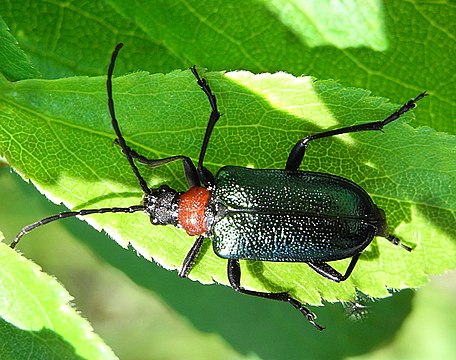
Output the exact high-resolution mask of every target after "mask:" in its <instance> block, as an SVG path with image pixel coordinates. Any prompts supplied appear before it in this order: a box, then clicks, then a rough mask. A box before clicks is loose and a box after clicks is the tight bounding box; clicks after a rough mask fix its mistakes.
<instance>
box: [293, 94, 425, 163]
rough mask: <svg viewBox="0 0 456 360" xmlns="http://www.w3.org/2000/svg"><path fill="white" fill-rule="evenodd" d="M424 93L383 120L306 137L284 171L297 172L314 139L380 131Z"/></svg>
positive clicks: (295, 148)
mask: <svg viewBox="0 0 456 360" xmlns="http://www.w3.org/2000/svg"><path fill="white" fill-rule="evenodd" d="M426 95H427V94H426V92H423V93H421V94H419V95H418V96H417V97H416V98H414V99H412V100H410V101H408V102H407V103H406V104H404V105H403V106H402V107H401V108H400V109H399V110H397V111H396V112H394V113H393V114H391V115H390V116H388V117H387V118H386V119H385V120H382V121H374V122H370V123H366V124H360V125H354V126H348V127H344V128H341V129H336V130H330V131H325V132H322V133H318V134H314V135H310V136H306V137H305V138H304V139H301V140H299V141H298V142H297V143H296V145H295V146H294V147H293V149H292V150H291V152H290V155H288V160H287V165H286V166H285V170H297V169H298V168H299V166H300V165H301V162H302V159H303V157H304V153H305V151H306V148H307V145H309V142H310V141H312V140H316V139H321V138H325V137H330V136H334V135H340V134H347V133H351V132H357V131H370V130H382V129H383V127H384V126H386V125H388V124H389V123H391V122H393V121H394V120H397V119H399V117H400V116H401V115H402V114H405V113H406V112H407V111H409V110H411V109H413V108H414V107H415V106H416V103H417V102H418V101H419V100H421V99H422V98H424V97H425V96H426Z"/></svg>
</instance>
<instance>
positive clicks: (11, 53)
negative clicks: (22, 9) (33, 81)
mask: <svg viewBox="0 0 456 360" xmlns="http://www.w3.org/2000/svg"><path fill="white" fill-rule="evenodd" d="M0 47H1V48H2V51H1V53H0V72H1V73H2V74H3V76H5V77H6V78H7V79H8V80H11V81H16V80H23V79H28V78H35V77H40V73H39V72H38V71H37V70H36V69H35V68H34V67H33V65H32V64H31V63H30V60H29V59H28V58H27V55H25V53H24V52H23V51H22V50H21V49H19V47H18V46H17V42H16V40H15V39H14V37H13V36H11V34H10V32H9V30H8V26H7V25H6V24H5V22H4V21H3V19H2V18H0Z"/></svg>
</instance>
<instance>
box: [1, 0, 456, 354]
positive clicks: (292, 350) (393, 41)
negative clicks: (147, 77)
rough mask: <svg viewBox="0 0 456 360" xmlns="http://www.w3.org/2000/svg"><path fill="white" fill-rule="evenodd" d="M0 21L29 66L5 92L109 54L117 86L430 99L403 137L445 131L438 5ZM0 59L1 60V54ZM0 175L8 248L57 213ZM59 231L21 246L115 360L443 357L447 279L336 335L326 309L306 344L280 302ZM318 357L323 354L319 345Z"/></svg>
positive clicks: (113, 11) (26, 9) (18, 16)
mask: <svg viewBox="0 0 456 360" xmlns="http://www.w3.org/2000/svg"><path fill="white" fill-rule="evenodd" d="M319 4H320V5H319ZM342 5H344V6H342ZM0 15H1V16H2V18H3V20H4V21H5V23H6V25H7V26H8V27H9V28H10V30H11V34H12V35H13V36H14V37H15V39H16V40H17V41H18V42H19V45H20V48H21V49H22V50H23V51H24V54H25V55H24V64H26V63H27V59H30V61H31V63H32V64H33V66H34V68H35V71H32V70H29V71H24V69H25V68H27V66H20V64H21V63H16V64H15V65H19V66H17V68H16V67H13V66H11V65H4V66H5V67H4V69H13V70H15V71H14V72H12V73H8V72H6V71H3V73H4V74H5V76H7V78H8V79H10V80H19V79H21V78H29V77H32V78H33V77H36V76H37V74H41V76H42V77H43V78H44V79H57V78H61V77H67V76H73V75H88V76H98V75H100V74H104V73H105V72H106V70H105V68H106V62H107V60H106V59H108V58H109V56H110V53H111V51H112V48H113V47H114V45H115V44H116V43H117V42H120V41H122V42H125V43H128V51H124V52H123V53H122V61H120V62H119V66H118V69H117V73H119V74H120V73H124V72H128V71H135V70H137V69H141V70H148V71H150V72H151V73H156V72H163V73H167V72H170V71H172V70H175V69H185V68H188V66H189V65H191V64H198V65H200V66H202V67H207V68H208V69H210V70H211V71H212V70H214V71H215V70H230V69H242V70H249V71H252V72H255V73H260V72H275V71H279V70H280V71H286V72H288V73H290V74H294V75H296V76H298V75H301V74H310V75H312V76H314V77H316V78H318V79H337V80H339V82H340V83H341V84H342V85H344V86H356V87H360V88H366V89H369V90H370V91H372V92H373V93H374V94H375V95H377V96H384V97H387V98H394V99H395V100H396V99H397V100H398V101H399V100H401V99H408V98H410V96H411V94H412V95H414V94H417V93H418V92H420V91H422V90H423V89H427V90H429V91H430V92H431V93H432V98H429V99H427V100H426V101H427V102H423V103H422V104H420V111H417V112H415V116H416V120H415V121H414V122H413V126H419V125H427V126H431V127H432V128H433V129H435V130H437V131H440V132H447V133H448V134H452V135H454V133H455V130H456V129H455V122H454V98H455V97H454V76H455V75H454V74H455V71H454V70H455V67H454V61H453V59H454V55H455V54H454V52H455V46H454V34H455V32H454V19H455V16H454V15H455V10H454V5H451V4H445V3H429V2H426V3H425V2H418V1H410V2H402V1H391V2H386V3H381V2H378V1H370V2H363V5H362V6H356V2H344V3H340V6H339V7H337V8H330V7H329V3H325V2H315V3H314V2H311V1H307V2H298V1H292V2H281V1H266V0H265V1H248V2H244V3H243V6H242V8H239V4H238V3H236V2H222V1H220V2H219V1H209V2H206V3H204V4H201V2H197V1H185V2H184V1H182V2H180V1H179V2H178V1H176V2H174V1H173V2H168V1H166V2H165V1H164V2H160V1H153V2H146V1H144V2H141V1H137V2H136V3H135V4H132V3H131V2H126V1H125V2H124V1H120V0H119V1H114V0H112V1H92V2H86V1H73V2H58V1H55V2H53V1H37V2H26V1H14V2H13V1H11V2H9V1H4V2H2V5H1V6H0ZM366 29H369V31H366ZM2 55H3V57H4V58H8V55H7V52H6V50H5V48H3V50H2ZM3 64H5V62H3ZM1 170H2V171H1V175H0V176H1V177H0V180H1V182H2V186H1V188H2V189H4V190H5V191H4V194H3V191H2V199H3V201H2V205H1V207H0V211H1V213H0V219H1V222H2V223H1V226H2V231H3V232H4V234H5V237H6V238H7V239H10V238H12V237H13V236H14V234H15V232H17V229H19V228H21V227H22V226H23V225H24V224H27V223H30V222H33V221H35V220H36V219H37V218H41V217H44V216H47V215H49V214H53V213H56V212H58V209H56V207H55V206H53V205H51V204H49V203H48V202H47V201H46V200H45V199H43V198H42V197H41V195H39V194H38V193H37V192H36V190H33V189H32V187H31V186H27V185H26V184H24V183H23V182H22V181H21V180H19V177H18V176H17V175H15V174H11V173H10V172H9V170H8V169H6V168H3V169H1ZM68 223H69V224H68ZM68 223H65V224H57V223H56V224H54V225H53V226H51V227H49V228H47V229H46V232H45V234H46V236H42V235H41V236H39V235H35V234H31V235H30V238H29V239H28V241H27V242H24V245H23V247H22V245H21V251H22V252H24V253H25V254H26V255H27V257H30V258H32V259H33V260H34V261H35V262H37V263H38V264H40V265H41V266H43V268H44V270H45V271H46V272H48V273H51V274H54V275H56V276H57V278H58V279H59V280H60V281H61V282H62V283H63V284H65V287H66V288H67V289H68V290H69V292H70V293H71V294H72V295H73V296H75V300H74V303H75V304H76V306H77V308H78V309H80V310H81V312H82V313H83V314H84V316H85V317H87V318H88V319H89V320H90V322H91V323H92V325H93V326H94V328H95V331H96V332H97V333H98V334H100V335H101V336H102V338H103V339H104V340H105V342H106V343H107V344H108V345H109V346H111V348H113V350H114V352H115V353H116V354H117V356H119V357H120V358H122V359H129V358H131V359H133V358H134V359H138V358H144V359H149V358H157V359H159V358H183V357H185V358H198V359H204V358H208V359H209V358H210V359H215V358H217V356H218V358H220V359H225V358H257V357H258V358H264V359H275V358H284V357H286V358H290V359H299V358H303V357H305V356H308V357H309V358H319V357H322V358H323V357H324V358H334V359H337V358H348V357H358V358H376V357H379V358H385V357H390V358H395V357H397V358H403V357H404V356H405V357H408V358H428V357H429V356H430V354H433V356H435V355H436V353H437V352H440V355H441V356H437V357H440V358H449V357H451V355H454V354H455V353H456V351H455V348H454V347H455V345H454V344H453V341H452V340H451V339H452V338H454V332H455V330H454V326H452V324H454V320H455V319H454V315H451V314H455V312H454V308H455V307H456V305H455V300H454V299H455V289H454V274H448V275H447V276H446V279H447V280H446V281H443V280H442V279H439V280H437V281H434V282H433V283H432V285H430V286H429V287H427V288H426V289H423V290H421V291H420V292H418V294H414V293H412V292H411V291H403V292H401V293H398V294H396V295H395V296H394V297H392V298H389V299H386V300H383V301H381V302H377V303H374V304H372V305H371V311H370V312H371V315H370V317H369V318H368V319H367V320H365V321H364V322H355V323H352V322H349V321H347V320H346V319H344V315H343V312H342V311H341V308H340V305H337V304H336V305H328V306H326V307H325V308H318V309H316V311H317V312H318V314H319V320H320V322H321V323H323V324H325V325H327V327H328V329H327V330H326V331H325V332H324V333H322V334H319V333H316V332H313V329H311V328H309V327H307V326H306V325H307V324H303V321H302V319H300V318H299V317H297V316H296V314H295V313H294V312H293V311H292V310H291V309H287V308H286V307H285V308H284V306H283V305H282V304H275V303H270V302H265V301H261V300H258V299H250V298H248V297H245V296H244V297H243V296H239V295H237V294H235V293H234V292H233V291H231V290H230V289H228V288H224V287H221V286H201V285H199V284H197V283H192V282H190V281H183V280H179V279H178V278H177V276H176V274H175V273H174V272H168V271H165V270H163V269H162V268H160V267H158V266H156V265H155V264H153V263H150V262H148V261H146V260H144V259H142V258H139V257H137V256H136V254H134V253H133V251H125V250H123V249H121V248H119V247H118V246H117V245H116V244H114V243H113V242H111V241H110V240H109V239H107V237H106V236H104V235H101V234H99V233H97V232H96V231H94V230H93V229H91V228H89V227H87V226H86V225H85V224H84V223H81V222H79V221H71V220H70V221H68ZM34 237H35V239H36V240H37V241H34ZM75 238H77V240H76V239H75ZM56 239H58V240H57V241H56ZM81 241H82V243H83V244H84V245H81ZM88 249H90V250H88ZM57 254H58V255H57ZM62 259H64V261H62ZM131 279H132V280H133V281H132V280H131ZM152 291H153V292H152ZM155 294H158V295H155ZM152 301H154V303H155V304H156V306H154V307H152V306H151V302H152ZM157 324H159V326H157ZM119 329H122V330H123V331H119ZM240 329H242V331H241V330H240ZM246 334H248V335H247V336H246ZM429 334H432V336H433V337H432V338H431V337H430V335H429ZM3 339H4V340H3V341H6V340H5V338H3ZM410 339H413V340H410ZM419 339H423V341H419ZM329 343H331V344H333V346H322V344H329ZM215 354H217V355H215Z"/></svg>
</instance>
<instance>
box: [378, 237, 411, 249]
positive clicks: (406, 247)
mask: <svg viewBox="0 0 456 360" xmlns="http://www.w3.org/2000/svg"><path fill="white" fill-rule="evenodd" d="M384 237H385V239H386V240H388V241H391V242H392V243H393V244H394V245H396V246H400V247H402V248H403V249H405V250H407V251H412V250H413V249H412V248H411V247H409V246H407V245H404V244H402V243H401V241H400V240H399V239H398V238H397V237H396V236H394V235H386V236H384Z"/></svg>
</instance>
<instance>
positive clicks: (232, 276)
mask: <svg viewBox="0 0 456 360" xmlns="http://www.w3.org/2000/svg"><path fill="white" fill-rule="evenodd" d="M227 274H228V280H229V281H230V284H231V286H232V287H233V289H234V290H236V291H237V292H239V293H241V294H246V295H252V296H258V297H262V298H266V299H272V300H278V301H286V302H289V303H290V304H291V305H293V307H295V308H296V309H297V310H299V311H300V312H301V314H303V315H304V316H305V317H306V319H307V320H308V321H309V322H310V323H311V324H312V325H313V326H314V327H315V328H316V329H317V330H320V331H321V330H323V329H324V327H323V326H321V325H318V324H317V323H316V322H315V319H316V317H317V316H316V315H315V314H314V313H313V312H312V311H310V310H309V309H307V308H306V307H305V306H304V305H303V304H302V303H300V302H299V301H298V300H296V299H294V298H292V297H291V296H290V295H289V294H288V293H287V292H280V293H267V292H260V291H253V290H247V289H244V288H243V287H241V267H240V265H239V260H237V259H229V260H228V267H227Z"/></svg>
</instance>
